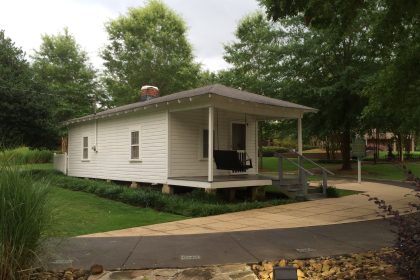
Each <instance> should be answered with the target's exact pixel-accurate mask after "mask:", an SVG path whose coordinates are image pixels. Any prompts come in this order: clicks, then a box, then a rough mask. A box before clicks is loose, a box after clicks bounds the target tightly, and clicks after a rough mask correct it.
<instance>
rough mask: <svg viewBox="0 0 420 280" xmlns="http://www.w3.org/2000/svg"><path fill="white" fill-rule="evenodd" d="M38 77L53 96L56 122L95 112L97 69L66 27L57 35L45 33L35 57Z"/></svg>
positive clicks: (97, 102)
mask: <svg viewBox="0 0 420 280" xmlns="http://www.w3.org/2000/svg"><path fill="white" fill-rule="evenodd" d="M32 68H33V70H34V74H35V80H36V81H37V82H38V84H39V85H40V86H41V87H43V88H42V90H43V91H44V92H45V93H47V94H49V96H50V97H51V103H50V104H51V105H50V107H51V110H52V114H53V118H54V121H55V122H56V124H57V125H58V124H59V123H60V122H63V121H66V120H68V119H71V118H75V117H80V116H83V115H86V114H92V113H94V111H95V107H96V106H97V105H98V104H100V101H101V97H102V96H101V95H99V92H98V84H97V81H96V71H95V70H94V69H93V67H92V66H91V65H90V63H89V59H88V56H87V54H86V52H84V51H83V50H82V49H81V47H80V46H79V45H78V44H77V43H76V40H75V38H74V37H73V36H72V35H71V34H70V33H69V31H68V29H67V28H65V29H64V31H63V33H58V34H57V35H43V36H42V43H41V46H40V47H39V50H37V51H36V52H35V54H34V56H33V64H32Z"/></svg>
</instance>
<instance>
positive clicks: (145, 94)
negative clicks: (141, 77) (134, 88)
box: [140, 86, 159, 101]
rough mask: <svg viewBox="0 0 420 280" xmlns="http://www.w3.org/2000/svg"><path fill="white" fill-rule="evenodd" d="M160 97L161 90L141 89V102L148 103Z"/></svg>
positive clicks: (152, 87) (149, 87)
mask: <svg viewBox="0 0 420 280" xmlns="http://www.w3.org/2000/svg"><path fill="white" fill-rule="evenodd" d="M156 97H159V89H158V88H157V87H154V86H142V87H141V89H140V101H147V100H150V99H153V98H156Z"/></svg>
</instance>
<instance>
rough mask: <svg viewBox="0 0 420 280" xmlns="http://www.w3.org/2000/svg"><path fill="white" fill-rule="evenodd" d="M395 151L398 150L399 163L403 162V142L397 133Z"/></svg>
mask: <svg viewBox="0 0 420 280" xmlns="http://www.w3.org/2000/svg"><path fill="white" fill-rule="evenodd" d="M397 149H398V160H399V161H400V162H403V160H404V158H403V140H402V134H401V133H398V142H397Z"/></svg>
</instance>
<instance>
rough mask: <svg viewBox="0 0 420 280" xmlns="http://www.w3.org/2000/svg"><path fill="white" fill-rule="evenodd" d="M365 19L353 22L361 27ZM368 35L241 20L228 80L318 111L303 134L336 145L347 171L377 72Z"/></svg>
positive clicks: (257, 18) (291, 21) (229, 55)
mask: <svg viewBox="0 0 420 280" xmlns="http://www.w3.org/2000/svg"><path fill="white" fill-rule="evenodd" d="M368 18H369V17H368V15H367V14H366V15H363V16H360V17H359V18H357V20H355V21H354V22H353V23H354V24H355V25H359V24H365V26H366V21H367V20H368ZM369 32H370V29H369V28H366V30H363V32H360V31H357V32H356V31H353V30H351V31H348V32H346V33H345V35H343V33H342V30H336V31H331V30H329V31H328V32H324V31H323V30H317V29H315V30H313V29H308V28H307V27H306V26H305V24H304V20H303V17H302V16H301V15H298V16H295V17H288V18H284V19H280V20H279V21H277V22H269V21H267V19H265V17H264V16H263V15H261V14H256V15H253V16H250V17H248V18H246V19H245V20H243V21H242V22H241V24H240V25H239V27H238V29H237V38H238V40H237V42H235V43H233V44H231V45H228V46H226V48H225V50H226V54H225V59H226V60H227V61H228V62H230V63H231V64H233V66H234V67H233V69H232V70H231V71H230V76H231V77H232V76H233V77H238V78H235V79H236V81H237V82H239V83H243V85H242V86H243V87H245V88H253V87H254V88H256V90H257V92H260V93H265V94H269V95H272V96H276V97H279V98H284V99H287V100H292V101H295V102H298V103H301V104H304V105H308V106H312V107H315V108H318V109H319V110H320V112H319V113H318V114H316V115H309V116H307V117H306V118H305V120H304V123H305V124H306V129H309V130H310V132H311V134H312V135H317V136H318V137H319V138H320V139H322V140H324V141H332V140H334V141H336V140H338V141H339V144H340V150H341V152H342V157H343V169H349V168H351V164H350V142H351V137H352V134H353V133H354V132H356V130H357V129H358V127H359V117H360V115H361V112H362V110H363V107H364V106H365V104H366V100H365V98H364V96H363V94H362V92H363V89H364V87H365V80H366V79H367V77H368V76H369V73H370V72H371V71H372V70H373V69H376V67H377V65H376V64H377V63H376V62H375V55H372V56H367V54H369V53H370V45H369Z"/></svg>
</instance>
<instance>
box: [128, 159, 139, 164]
mask: <svg viewBox="0 0 420 280" xmlns="http://www.w3.org/2000/svg"><path fill="white" fill-rule="evenodd" d="M128 161H129V162H130V163H136V162H142V160H141V159H129V160H128Z"/></svg>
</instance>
